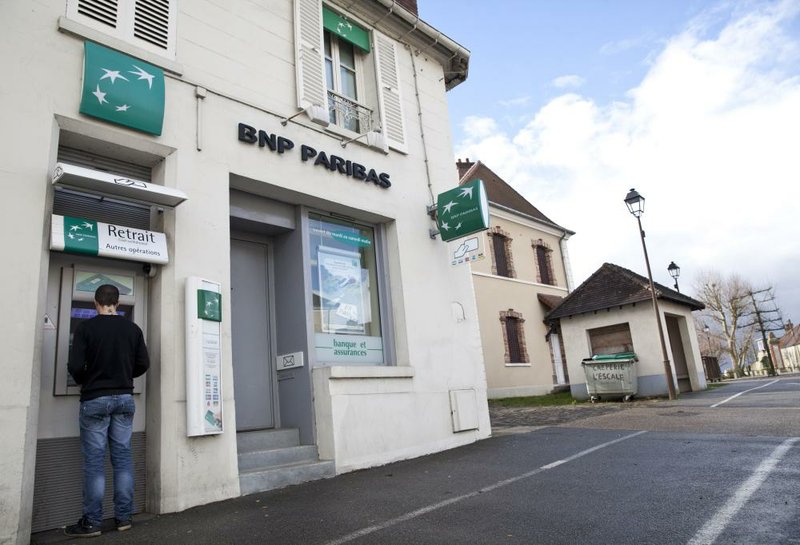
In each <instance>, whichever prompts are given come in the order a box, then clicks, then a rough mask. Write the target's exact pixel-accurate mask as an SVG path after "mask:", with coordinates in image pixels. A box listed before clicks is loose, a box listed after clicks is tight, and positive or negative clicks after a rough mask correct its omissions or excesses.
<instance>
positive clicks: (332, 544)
mask: <svg viewBox="0 0 800 545" xmlns="http://www.w3.org/2000/svg"><path fill="white" fill-rule="evenodd" d="M643 433H647V432H646V431H637V432H636V433H631V434H630V435H625V436H623V437H619V438H617V439H614V440H612V441H608V442H605V443H601V444H599V445H597V446H594V447H592V448H588V449H586V450H582V451H580V452H578V453H577V454H573V455H572V456H569V457H567V458H564V459H563V460H558V461H556V462H552V463H549V464H547V465H544V466H542V467H540V468H537V469H534V470H533V471H528V472H527V473H523V474H522V475H517V476H516V477H511V478H510V479H504V480H502V481H498V482H496V483H494V484H490V485H489V486H485V487H483V488H481V489H480V490H475V491H474V492H469V493H467V494H463V495H461V496H456V497H454V498H450V499H447V500H444V501H440V502H439V503H433V504H431V505H428V506H426V507H422V508H420V509H417V510H415V511H411V512H408V513H406V514H405V515H400V516H399V517H395V518H393V519H389V520H387V521H385V522H382V523H381V524H375V525H373V526H367V527H366V528H362V529H361V530H356V531H355V532H353V533H350V534H347V535H346V536H343V537H340V538H339V539H335V540H333V541H329V542H328V543H327V544H326V545H342V543H348V542H350V541H353V540H354V539H358V538H360V537H364V536H366V535H369V534H372V533H374V532H377V531H379V530H384V529H386V528H389V527H391V526H394V525H396V524H400V523H401V522H406V521H409V520H411V519H415V518H417V517H420V516H422V515H425V514H427V513H430V512H431V511H436V510H437V509H441V508H443V507H447V506H448V505H452V504H454V503H458V502H460V501H463V500H467V499H469V498H474V497H475V496H478V495H479V494H485V493H486V492H491V491H493V490H497V489H498V488H502V487H504V486H508V485H510V484H513V483H515V482H517V481H521V480H523V479H527V478H528V477H533V476H534V475H537V474H539V473H542V472H544V471H547V470H548V469H553V468H554V467H558V466H560V465H562V464H566V463H567V462H571V461H573V460H577V459H578V458H581V457H583V456H586V455H587V454H591V453H592V452H595V451H598V450H600V449H604V448H606V447H610V446H611V445H615V444H617V443H620V442H622V441H627V440H628V439H633V438H634V437H638V436H639V435H642V434H643Z"/></svg>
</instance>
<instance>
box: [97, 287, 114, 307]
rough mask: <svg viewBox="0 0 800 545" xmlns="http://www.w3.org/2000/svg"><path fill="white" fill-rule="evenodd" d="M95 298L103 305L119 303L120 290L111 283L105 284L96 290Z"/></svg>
mask: <svg viewBox="0 0 800 545" xmlns="http://www.w3.org/2000/svg"><path fill="white" fill-rule="evenodd" d="M94 300H95V301H97V303H98V304H100V305H103V306H108V305H117V304H119V290H118V289H117V288H116V286H112V285H111V284H103V285H102V286H100V287H99V288H97V289H96V290H95V292H94Z"/></svg>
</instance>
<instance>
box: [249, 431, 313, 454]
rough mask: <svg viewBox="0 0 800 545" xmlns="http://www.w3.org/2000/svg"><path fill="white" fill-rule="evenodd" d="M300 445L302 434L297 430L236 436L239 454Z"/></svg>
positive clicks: (256, 432) (253, 432) (254, 432)
mask: <svg viewBox="0 0 800 545" xmlns="http://www.w3.org/2000/svg"><path fill="white" fill-rule="evenodd" d="M299 445H300V432H299V430H297V429H296V428H282V429H272V430H257V431H243V432H238V433H237V434H236V448H237V450H238V451H239V454H242V453H245V452H254V451H258V450H270V449H278V448H285V447H296V446H299Z"/></svg>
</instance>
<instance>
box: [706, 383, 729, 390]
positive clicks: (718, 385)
mask: <svg viewBox="0 0 800 545" xmlns="http://www.w3.org/2000/svg"><path fill="white" fill-rule="evenodd" d="M706 386H708V389H709V390H716V389H717V388H723V387H725V386H727V384H723V383H722V382H707V383H706Z"/></svg>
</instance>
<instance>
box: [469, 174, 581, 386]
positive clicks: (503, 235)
mask: <svg viewBox="0 0 800 545" xmlns="http://www.w3.org/2000/svg"><path fill="white" fill-rule="evenodd" d="M456 166H457V168H458V174H459V179H460V182H459V183H460V184H465V183H468V182H471V181H472V180H475V179H480V180H483V182H484V186H485V188H486V193H487V197H488V200H489V223H490V228H489V230H488V231H486V232H484V233H480V238H481V242H482V244H483V245H484V246H483V248H484V250H483V259H479V260H475V261H471V262H470V267H471V269H472V281H473V283H474V285H475V297H476V299H477V301H478V313H479V321H480V327H481V344H482V345H483V358H484V363H485V365H486V380H487V383H488V388H489V390H488V392H489V398H503V397H518V396H528V395H541V394H546V393H550V392H551V391H553V389H554V388H555V387H558V386H564V387H566V385H567V384H568V383H569V375H568V373H567V370H566V366H565V364H564V359H563V356H562V348H561V347H562V342H561V338H560V334H559V331H558V327H552V328H551V327H548V326H547V325H545V323H544V317H545V314H547V312H548V311H549V310H551V309H552V308H553V307H554V306H555V305H556V304H557V303H558V301H560V299H561V298H563V297H564V296H566V295H567V294H568V293H569V289H570V285H571V283H572V279H571V272H570V267H569V257H568V254H567V240H568V239H569V237H570V236H572V235H573V234H574V233H573V232H572V231H570V230H568V229H565V228H563V227H561V226H560V225H558V224H556V223H555V222H553V221H552V220H550V219H549V218H548V217H547V216H545V215H544V214H543V213H542V212H541V211H539V210H538V209H537V208H536V207H535V206H533V205H532V204H531V203H529V202H528V201H527V200H525V198H524V197H522V195H520V194H519V193H517V191H515V190H514V188H512V187H511V185H509V184H508V183H506V182H505V181H504V180H502V179H501V178H500V177H499V176H498V175H497V174H495V173H494V172H493V171H492V170H491V169H490V168H489V167H487V166H486V165H484V164H483V163H481V162H480V161H477V162H474V163H473V162H470V161H469V159H467V160H466V161H458V163H457V165H456Z"/></svg>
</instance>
